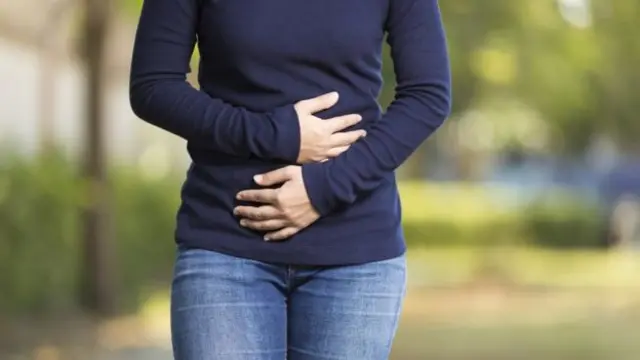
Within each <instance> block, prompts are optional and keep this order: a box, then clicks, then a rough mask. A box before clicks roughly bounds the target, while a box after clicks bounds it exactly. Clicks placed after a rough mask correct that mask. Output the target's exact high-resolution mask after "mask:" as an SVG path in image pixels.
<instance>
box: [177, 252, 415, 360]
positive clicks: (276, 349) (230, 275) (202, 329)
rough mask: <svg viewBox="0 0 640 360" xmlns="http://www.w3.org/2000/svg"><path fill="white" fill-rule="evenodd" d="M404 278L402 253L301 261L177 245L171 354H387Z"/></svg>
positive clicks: (339, 358) (261, 358) (365, 357)
mask: <svg viewBox="0 0 640 360" xmlns="http://www.w3.org/2000/svg"><path fill="white" fill-rule="evenodd" d="M274 246H278V245H277V244H275V245H274ZM405 277H406V267H405V258H404V256H403V257H399V258H395V259H392V260H386V261H379V262H373V263H368V264H363V265H354V266H341V267H296V266H286V265H275V264H269V263H264V262H258V261H252V260H247V259H241V258H236V257H232V256H228V255H223V254H220V253H216V252H211V251H207V250H198V249H186V248H180V249H179V254H178V259H177V262H176V266H175V276H174V281H173V289H172V295H171V330H172V339H173V352H174V357H175V359H176V360H214V359H215V360H284V359H288V360H383V359H387V358H388V357H389V353H390V351H391V343H392V341H393V338H394V335H395V332H396V328H397V323H398V317H399V313H400V308H401V304H402V300H403V298H404V293H405V283H406V281H405Z"/></svg>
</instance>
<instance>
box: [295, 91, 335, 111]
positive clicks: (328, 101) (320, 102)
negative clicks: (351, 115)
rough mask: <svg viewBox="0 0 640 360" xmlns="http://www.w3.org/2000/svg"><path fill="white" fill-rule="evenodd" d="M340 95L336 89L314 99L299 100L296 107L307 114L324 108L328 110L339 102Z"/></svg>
mask: <svg viewBox="0 0 640 360" xmlns="http://www.w3.org/2000/svg"><path fill="white" fill-rule="evenodd" d="M339 97H340V96H339V95H338V93H337V92H335V91H334V92H330V93H328V94H324V95H320V96H318V97H314V98H312V99H306V100H302V101H299V102H298V103H297V104H296V106H295V107H296V109H297V110H299V111H301V112H303V113H305V114H315V113H317V112H320V111H322V110H327V109H329V108H330V107H332V106H334V105H335V104H337V103H338V98H339Z"/></svg>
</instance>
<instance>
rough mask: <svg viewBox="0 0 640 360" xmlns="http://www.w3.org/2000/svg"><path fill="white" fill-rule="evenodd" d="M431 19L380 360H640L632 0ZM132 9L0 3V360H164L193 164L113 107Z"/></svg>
mask: <svg viewBox="0 0 640 360" xmlns="http://www.w3.org/2000/svg"><path fill="white" fill-rule="evenodd" d="M392 1H393V0H392ZM440 5H441V9H442V12H443V15H444V18H445V21H446V26H447V32H448V38H449V42H450V52H451V57H452V68H453V78H454V99H455V101H454V109H453V114H452V116H451V118H450V120H448V122H447V123H446V125H445V126H444V127H443V128H441V129H440V130H439V132H438V134H437V135H436V136H434V137H433V138H431V139H430V140H429V141H427V142H426V143H425V144H424V146H423V147H422V148H420V149H419V150H418V151H417V152H416V154H415V155H414V156H413V157H412V158H411V159H410V161H409V162H408V163H407V164H406V165H405V166H403V168H402V169H400V170H399V171H398V175H399V177H401V179H402V181H401V185H400V186H401V193H402V199H403V203H404V226H405V233H406V238H407V241H408V243H409V248H410V250H409V258H410V270H411V273H410V290H409V293H408V298H407V300H406V303H405V308H404V316H403V319H402V321H401V325H400V330H399V334H398V338H397V341H396V345H395V347H394V351H393V355H392V359H393V360H501V359H505V360H507V359H514V360H520V359H524V360H534V359H535V360H539V359H544V360H596V359H602V360H626V359H629V360H637V359H640V341H639V340H640V201H639V200H638V199H639V198H638V196H640V116H639V115H638V114H639V113H640V91H639V90H640V85H639V84H640V68H639V65H640V41H638V34H639V31H638V20H640V2H638V1H637V0H562V1H560V0H443V1H441V4H440ZM139 9H140V0H118V1H116V0H4V1H1V2H0V80H1V82H0V84H1V85H0V103H1V104H2V105H1V106H0V139H1V147H0V359H2V360H5V359H6V360H18V359H34V360H76V359H78V360H93V359H96V360H112V359H113V360H115V359H122V360H152V359H153V360H168V359H170V358H171V352H170V342H169V329H168V286H169V281H170V275H171V267H172V263H173V256H174V244H173V238H172V234H173V228H174V214H175V212H176V210H177V206H178V200H179V198H178V196H179V189H180V186H181V181H182V180H183V179H184V175H185V170H186V167H187V165H188V162H189V158H188V156H187V153H186V151H185V144H184V142H183V141H182V140H180V139H178V138H176V137H174V136H171V135H169V134H166V133H164V132H162V131H160V130H158V129H155V128H153V127H151V126H150V125H147V124H145V123H144V122H142V121H140V120H138V119H136V118H135V116H134V115H133V113H132V112H131V110H130V108H129V101H128V68H129V61H130V53H131V48H132V38H133V34H134V31H135V25H136V21H137V16H138V13H139ZM196 61H197V55H196V56H195V57H194V62H196ZM384 65H385V67H384V71H385V73H384V75H385V79H386V87H385V89H384V91H383V93H382V96H381V99H380V101H381V103H383V104H384V105H386V104H388V103H389V102H390V100H391V99H392V97H393V87H394V79H393V73H392V70H391V69H392V66H391V60H390V59H389V58H388V56H387V58H385V64H384ZM193 75H195V74H192V75H191V76H190V78H191V79H195V76H193ZM354 360H366V359H354Z"/></svg>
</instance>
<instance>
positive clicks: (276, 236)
mask: <svg viewBox="0 0 640 360" xmlns="http://www.w3.org/2000/svg"><path fill="white" fill-rule="evenodd" d="M298 231H300V229H298V228H295V227H292V226H290V227H286V228H284V229H281V230H278V231H276V232H271V233H268V234H267V235H265V236H264V240H265V241H282V240H285V239H287V238H290V237H292V236H293V235H295V234H297V233H298Z"/></svg>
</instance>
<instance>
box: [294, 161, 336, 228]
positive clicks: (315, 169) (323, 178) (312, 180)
mask: <svg viewBox="0 0 640 360" xmlns="http://www.w3.org/2000/svg"><path fill="white" fill-rule="evenodd" d="M328 165H329V163H312V164H306V165H303V166H302V179H303V181H304V186H305V189H306V190H307V195H308V196H309V201H310V202H311V205H313V207H314V209H316V211H317V212H318V213H319V214H320V216H326V215H327V214H329V213H331V212H332V211H333V210H334V209H335V207H336V206H337V199H336V198H335V195H334V194H333V191H332V189H331V185H330V183H329V176H328V171H329V169H328Z"/></svg>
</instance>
